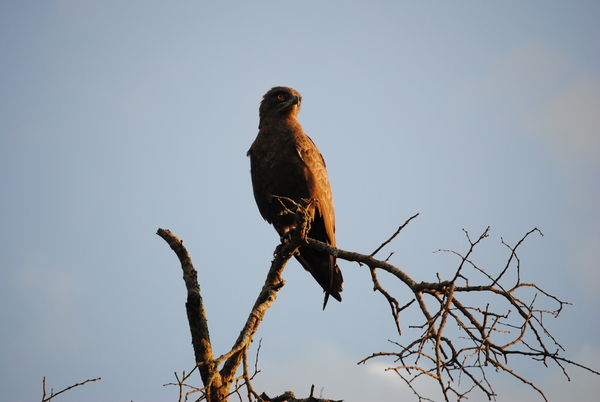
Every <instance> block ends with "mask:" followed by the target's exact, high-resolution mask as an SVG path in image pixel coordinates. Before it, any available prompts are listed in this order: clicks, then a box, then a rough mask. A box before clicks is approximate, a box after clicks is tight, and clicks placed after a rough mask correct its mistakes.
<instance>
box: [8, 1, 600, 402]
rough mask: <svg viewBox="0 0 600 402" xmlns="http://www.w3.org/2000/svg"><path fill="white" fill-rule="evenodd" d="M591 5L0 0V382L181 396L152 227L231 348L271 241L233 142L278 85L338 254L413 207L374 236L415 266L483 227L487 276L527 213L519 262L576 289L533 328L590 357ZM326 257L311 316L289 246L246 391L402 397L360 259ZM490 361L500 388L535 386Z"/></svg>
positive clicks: (129, 395) (172, 273)
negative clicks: (303, 137)
mask: <svg viewBox="0 0 600 402" xmlns="http://www.w3.org/2000/svg"><path fill="white" fill-rule="evenodd" d="M598 21H600V3H599V2H594V1H580V2H559V1H528V2H518V1H505V2H501V3H500V2H498V3H492V2H477V1H464V2H459V3H449V2H438V1H435V2H403V1H398V2H393V1H370V2H359V1H328V2H317V1H307V2H302V3H298V2H295V3H292V2H281V1H257V2H252V3H251V2H240V1H237V2H235V1H232V2H218V3H217V2H214V3H211V2H207V1H181V2H168V3H167V2H141V1H130V2H116V1H94V0H90V1H67V0H63V1H46V2H34V1H2V2H0V121H1V122H2V124H1V125H0V224H1V226H2V228H3V230H2V234H1V235H0V236H1V237H0V320H1V324H0V401H11V402H12V401H14V402H20V401H31V400H39V399H41V384H42V378H43V377H44V376H46V377H47V383H48V388H50V387H51V388H53V389H54V390H55V391H58V390H60V389H63V388H65V387H67V386H69V385H71V384H73V383H76V382H80V381H83V380H85V379H88V378H95V377H102V380H101V381H99V382H96V383H92V384H87V385H85V386H82V387H78V388H76V389H73V390H71V391H69V392H67V393H65V394H63V395H61V396H60V397H59V398H60V401H63V402H69V401H76V400H77V401H80V400H85V401H92V402H96V401H97V402H104V401H135V402H152V401H175V400H177V396H178V390H177V388H175V387H170V386H166V387H165V386H163V384H166V383H169V382H172V381H174V380H175V378H174V376H173V372H175V371H177V372H181V371H182V370H186V371H189V370H190V369H191V368H192V367H193V351H192V347H191V345H190V336H189V330H188V327H187V321H186V317H185V308H184V303H185V288H184V286H183V282H182V280H181V271H180V268H179V265H178V262H177V260H176V258H175V255H174V254H173V252H172V251H171V250H170V249H169V248H168V246H167V245H166V243H164V242H163V241H162V240H161V239H160V238H159V237H158V236H156V234H155V232H156V230H157V229H158V228H159V227H163V228H167V229H170V230H172V231H173V233H174V234H176V235H177V236H179V237H180V238H182V239H183V241H184V243H185V245H186V246H187V247H188V250H189V251H190V253H191V255H192V258H193V259H194V262H195V265H196V267H197V268H198V270H199V279H200V285H201V288H202V292H203V296H204V301H205V304H206V307H207V310H208V315H209V325H210V329H211V331H212V332H211V337H212V341H213V343H214V347H215V349H216V353H217V354H222V353H225V352H226V351H227V350H228V349H227V348H228V347H230V346H231V344H232V343H233V342H234V340H235V338H236V337H237V335H238V333H239V330H240V329H241V326H242V324H243V321H244V320H245V318H246V315H247V314H248V312H249V309H250V307H251V305H252V303H253V301H254V299H255V297H256V295H257V294H258V292H259V290H260V287H261V285H262V283H263V281H264V275H265V274H266V272H267V270H268V266H269V262H270V258H271V256H272V252H273V250H274V248H275V246H276V244H277V242H278V236H277V235H276V233H275V231H274V230H273V228H272V227H270V226H269V225H268V224H267V223H266V222H264V221H263V220H262V218H261V217H260V214H259V213H258V210H257V208H256V205H255V203H254V199H253V197H252V189H251V184H250V175H249V161H248V158H247V157H246V151H247V150H248V148H249V146H250V144H251V143H252V141H253V140H254V137H255V136H256V133H257V125H258V106H259V102H260V100H261V97H262V95H263V94H264V93H265V92H266V91H267V90H268V89H269V88H271V87H273V86H277V85H285V86H290V87H293V88H295V89H296V90H298V91H299V92H300V93H301V94H302V96H303V104H302V110H301V111H300V115H299V120H300V122H301V123H302V125H303V127H304V130H305V131H306V132H307V134H308V135H310V136H311V138H312V139H313V140H314V142H315V143H316V144H317V146H318V147H319V149H320V150H321V152H322V153H323V155H324V157H325V160H326V162H327V167H328V171H329V176H330V181H331V183H332V189H333V194H334V199H335V205H336V220H337V239H338V246H339V247H340V248H343V249H345V250H351V251H358V252H363V253H367V254H368V253H370V252H372V251H373V250H374V249H375V248H376V247H377V246H378V245H379V244H381V242H382V241H384V240H385V239H387V238H388V237H389V236H390V235H391V233H393V232H394V230H395V229H396V228H397V227H398V226H399V225H400V224H401V223H403V222H404V221H405V220H406V219H407V218H408V217H410V216H412V215H414V214H415V213H417V212H419V213H420V216H419V217H418V218H417V219H415V220H414V221H413V222H411V223H410V225H409V226H408V227H407V228H406V229H405V230H404V231H403V233H402V234H401V235H400V236H399V237H398V238H397V239H396V240H395V241H394V242H393V243H392V244H391V245H389V246H387V247H386V249H385V252H384V253H383V254H382V255H381V256H382V257H383V256H387V254H389V253H390V252H392V251H393V252H395V254H394V255H393V256H392V257H391V259H390V262H391V263H392V264H394V265H396V266H398V267H399V268H400V269H403V270H405V271H406V272H407V273H408V274H409V275H411V276H412V277H413V278H414V279H415V280H417V281H435V280H436V273H438V272H439V273H440V275H442V276H444V275H449V273H451V272H452V269H453V268H455V267H456V263H457V260H456V259H455V258H454V257H453V256H452V255H450V254H446V253H433V252H434V251H436V250H438V249H454V250H457V251H463V252H464V251H466V248H467V247H468V243H467V241H466V240H465V236H464V233H463V231H462V229H465V230H467V231H468V232H469V234H470V235H471V236H478V235H479V234H480V233H482V232H483V231H484V230H485V228H486V227H488V226H490V227H491V235H490V237H489V238H488V239H486V241H485V242H484V244H483V245H482V246H481V248H480V249H479V250H480V251H479V252H478V253H477V252H476V254H475V257H474V258H476V260H477V261H478V262H480V263H481V264H483V265H485V266H486V267H488V269H490V270H492V271H493V270H495V269H498V268H499V267H502V266H503V264H504V263H505V261H506V258H507V257H508V254H507V249H506V248H505V247H504V246H502V244H501V241H502V239H503V240H504V241H505V242H507V243H508V244H511V245H514V244H515V243H516V242H517V241H518V240H519V239H520V238H521V237H522V236H523V235H524V234H525V233H526V232H527V231H529V230H531V229H533V228H534V227H537V228H539V229H540V230H541V231H542V232H543V234H544V236H543V237H541V236H537V235H536V236H531V237H530V238H528V240H527V241H526V242H525V243H524V244H523V245H522V246H521V253H520V254H519V255H520V257H521V264H522V265H521V277H522V279H523V280H524V281H525V282H536V283H537V284H538V285H539V286H540V287H541V288H542V289H544V290H547V291H548V292H550V293H552V294H553V295H555V296H557V297H559V298H560V299H562V300H565V301H568V302H570V303H572V305H569V306H566V307H565V308H564V310H563V312H562V313H561V315H560V317H559V318H557V319H551V320H549V321H548V322H547V325H548V327H549V328H550V330H551V331H552V333H553V335H554V336H555V337H556V339H557V341H558V342H559V343H560V344H561V345H562V346H564V347H565V349H566V352H565V353H564V357H566V358H568V359H571V360H574V361H577V362H579V363H581V364H584V365H588V366H590V367H591V368H593V369H595V370H599V369H600V365H599V363H598V362H599V361H600V314H599V311H600V302H599V299H598V297H597V290H598V288H599V287H600V263H599V261H600V208H599V206H600V50H599V49H600V48H599V47H598V44H599V43H600V23H599V22H598ZM340 267H341V269H342V271H343V273H344V278H345V287H344V292H343V293H342V296H343V299H344V300H343V302H342V303H337V302H335V301H334V300H331V301H330V302H329V305H328V307H327V309H326V310H325V311H321V303H322V292H321V289H320V287H319V286H318V285H317V284H316V283H315V282H314V280H313V279H312V277H311V276H310V275H309V274H308V273H307V272H305V271H304V270H303V269H302V268H301V266H300V265H299V264H298V263H296V262H292V263H290V264H289V265H288V267H287V268H286V270H285V273H284V279H285V280H286V285H285V286H284V288H283V289H282V290H281V291H280V292H279V294H278V298H277V300H276V302H275V304H274V306H273V308H272V309H271V310H269V311H268V312H267V315H266V317H265V321H264V323H263V325H262V326H261V328H260V330H259V332H258V334H257V336H256V340H258V339H262V347H261V352H260V360H259V368H260V370H261V373H260V374H259V375H258V376H257V378H256V380H255V382H254V387H255V388H256V389H257V390H258V391H260V392H262V391H264V392H267V394H269V395H271V396H274V395H278V394H280V393H282V392H283V391H286V390H291V391H294V392H295V393H296V395H297V396H299V397H305V396H307V395H308V393H309V391H310V386H311V384H314V385H315V389H316V390H317V394H320V395H322V396H323V397H325V398H333V399H343V400H345V401H347V402H354V401H365V400H376V401H382V402H388V401H400V400H402V401H412V400H416V399H415V398H414V396H413V395H412V392H411V391H410V390H408V389H407V387H406V386H405V385H404V383H403V382H402V381H401V380H400V379H399V378H397V377H396V376H395V375H394V374H392V373H390V372H385V371H384V369H385V368H386V367H389V366H390V365H393V364H394V363H393V361H391V360H385V359H380V360H373V361H372V362H370V363H367V364H366V365H357V364H356V363H357V362H358V361H360V360H361V359H363V358H365V357H366V356H368V355H370V354H371V353H373V352H378V351H391V350H393V345H391V344H390V343H389V342H388V339H389V340H393V341H397V342H401V343H406V342H407V338H406V337H407V336H409V335H408V333H410V331H408V330H407V334H405V335H403V336H402V337H399V336H398V335H397V334H396V333H395V332H394V325H393V322H392V320H391V318H390V316H389V307H388V306H387V303H386V302H385V300H384V299H383V298H382V297H381V296H380V295H378V294H375V293H373V292H372V290H371V287H372V286H371V285H370V282H369V275H368V272H367V270H366V269H365V268H364V267H358V266H357V265H356V264H350V263H347V262H344V261H342V262H340ZM382 280H383V281H384V283H385V285H387V286H389V288H390V290H392V291H393V292H394V294H395V295H396V296H397V297H398V298H399V299H400V302H401V303H406V302H408V301H409V300H410V296H409V294H408V292H407V289H404V288H402V286H400V285H397V284H395V283H394V282H393V281H391V280H389V278H387V277H385V276H384V277H383V279H382ZM232 295H233V297H232ZM548 307H552V306H551V305H548ZM225 317H226V318H225ZM420 323H421V322H420V321H419V317H418V315H416V314H414V313H413V312H410V311H408V312H407V313H406V314H405V315H403V318H402V324H403V326H404V327H405V328H407V327H408V326H409V325H419V324H420ZM513 364H514V367H515V369H517V371H519V372H520V373H522V374H523V375H524V376H525V377H526V378H528V379H531V380H532V381H534V382H535V383H536V385H538V386H539V387H540V388H542V389H543V390H544V391H545V392H546V395H547V396H548V398H549V400H550V401H565V400H591V399H590V398H594V397H597V395H598V394H600V379H599V378H598V376H595V375H593V374H590V373H588V372H585V371H583V370H580V369H577V368H575V367H567V368H568V373H569V375H570V376H571V381H570V382H569V381H567V379H566V378H565V377H564V376H563V375H562V372H561V370H560V368H558V367H556V365H554V364H550V365H549V367H548V368H545V367H544V366H543V365H542V364H531V363H528V362H526V361H524V360H523V361H521V360H518V359H515V360H514V363H513ZM491 377H493V379H494V381H495V382H494V385H495V390H496V391H497V393H498V396H497V399H496V400H497V401H500V402H504V401H511V402H515V401H516V402H521V401H531V400H541V398H539V397H538V395H537V394H536V393H535V392H534V391H533V390H532V389H530V388H528V387H527V386H525V385H523V384H521V383H520V382H518V381H517V380H514V379H511V378H509V377H507V376H496V375H492V376H491ZM195 385H200V381H199V379H197V381H196V382H195ZM425 386H426V387H427V384H425ZM435 386H436V384H435V383H434V382H431V383H430V384H429V387H431V388H433V387H435ZM428 395H429V396H430V397H436V398H437V399H436V400H440V399H441V398H440V396H439V395H438V394H428ZM57 400H58V398H57ZM484 400H487V399H486V398H485V396H484V395H483V394H477V393H474V394H471V395H470V397H469V401H471V402H473V401H475V402H479V401H484Z"/></svg>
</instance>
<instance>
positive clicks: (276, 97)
mask: <svg viewBox="0 0 600 402" xmlns="http://www.w3.org/2000/svg"><path fill="white" fill-rule="evenodd" d="M301 102H302V96H301V95H300V94H299V93H298V92H297V91H296V90H295V89H292V88H288V87H274V88H271V89H270V90H269V92H267V93H266V94H265V96H263V100H262V102H261V103H260V109H259V112H260V117H261V119H262V118H263V117H275V116H278V117H294V118H295V117H296V116H297V115H298V111H299V110H300V103H301Z"/></svg>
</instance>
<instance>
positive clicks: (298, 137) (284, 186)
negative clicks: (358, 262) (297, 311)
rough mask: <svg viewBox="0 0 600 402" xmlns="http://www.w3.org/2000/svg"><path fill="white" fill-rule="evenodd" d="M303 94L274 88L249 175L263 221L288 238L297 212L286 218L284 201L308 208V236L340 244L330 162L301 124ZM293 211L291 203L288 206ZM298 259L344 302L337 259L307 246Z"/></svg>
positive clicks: (262, 112)
mask: <svg viewBox="0 0 600 402" xmlns="http://www.w3.org/2000/svg"><path fill="white" fill-rule="evenodd" d="M301 103H302V96H301V95H300V93H298V92H297V91H296V90H294V89H292V88H289V87H282V86H278V87H273V88H271V89H270V90H269V91H268V92H267V93H266V94H265V95H264V96H263V99H262V101H261V103H260V107H259V125H258V135H257V136H256V139H255V140H254V142H253V143H252V145H251V146H250V149H249V150H248V153H247V156H249V157H250V175H251V178H252V189H253V192H254V199H255V200H256V205H257V206H258V210H259V211H260V214H261V215H262V217H263V218H264V219H265V220H266V221H267V222H268V223H270V224H272V225H273V226H274V228H275V230H276V231H277V233H278V234H279V236H280V237H281V238H282V239H283V240H284V239H285V238H286V236H289V234H290V231H292V230H294V229H295V218H294V215H293V214H285V213H283V214H282V212H283V211H284V210H285V208H286V206H285V205H284V204H285V201H284V200H283V199H282V198H280V197H285V198H288V199H291V200H293V201H294V202H295V203H298V204H301V203H302V201H303V200H313V201H312V202H309V203H308V205H307V207H306V208H307V211H308V213H309V214H310V218H311V222H310V229H309V231H308V237H310V238H312V239H315V240H319V241H322V242H324V243H327V244H329V245H331V246H333V247H335V246H336V240H335V214H334V208H333V197H332V194H331V186H330V184H329V178H328V176H327V170H326V166H325V160H324V159H323V156H322V155H321V153H320V152H319V149H318V148H317V146H316V145H315V143H314V142H313V141H312V140H311V139H310V137H309V136H307V135H306V134H305V133H304V130H303V129H302V126H301V125H300V123H299V122H298V120H297V116H298V112H299V111H300V104H301ZM287 207H288V208H289V207H290V205H287ZM295 257H296V259H297V260H298V261H299V262H300V264H301V265H302V266H303V267H304V269H305V270H307V271H308V272H310V274H311V275H312V276H313V278H314V279H315V280H316V281H317V282H318V283H319V285H321V287H322V288H323V292H324V293H325V297H324V300H323V309H325V307H326V306H327V301H328V299H329V296H333V298H334V299H336V300H338V301H342V297H341V295H340V292H341V291H342V288H343V283H344V279H343V277H342V272H341V270H340V268H339V267H338V265H337V262H336V258H335V257H333V256H331V255H329V254H327V253H324V252H322V251H317V250H315V249H313V248H310V247H307V246H302V247H300V248H299V249H298V252H297V253H296V255H295Z"/></svg>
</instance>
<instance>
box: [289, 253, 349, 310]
mask: <svg viewBox="0 0 600 402" xmlns="http://www.w3.org/2000/svg"><path fill="white" fill-rule="evenodd" d="M296 259H297V260H298V261H299V262H300V264H302V266H303V267H304V269H305V270H307V271H308V272H310V273H311V275H312V276H313V278H315V280H316V281H317V282H318V283H319V285H321V287H322V288H323V291H324V292H325V299H324V300H323V309H325V306H327V301H328V300H329V296H330V295H331V296H333V298H334V299H336V300H337V301H340V302H341V301H342V296H341V295H340V293H341V292H342V289H343V285H344V278H343V277H342V271H341V270H340V268H339V267H338V265H337V263H336V261H335V260H336V259H335V257H333V256H331V255H329V254H327V253H323V252H320V251H317V250H315V249H312V248H308V247H301V248H300V249H299V250H298V253H297V254H296Z"/></svg>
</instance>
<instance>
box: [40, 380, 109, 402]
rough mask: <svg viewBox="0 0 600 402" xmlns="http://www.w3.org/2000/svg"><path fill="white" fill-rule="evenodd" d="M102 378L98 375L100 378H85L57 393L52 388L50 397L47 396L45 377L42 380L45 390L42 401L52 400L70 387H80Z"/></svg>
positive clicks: (48, 401)
mask: <svg viewBox="0 0 600 402" xmlns="http://www.w3.org/2000/svg"><path fill="white" fill-rule="evenodd" d="M101 379H102V378H100V377H98V378H91V379H89V380H85V381H83V382H79V383H77V384H73V385H71V386H69V387H67V388H65V389H63V390H62V391H58V392H57V393H54V391H52V390H50V396H49V397H48V398H46V377H44V379H43V380H42V390H43V395H42V402H50V401H51V400H52V398H54V397H55V396H58V395H60V394H62V393H63V392H66V391H68V390H70V389H73V388H75V387H78V386H80V385H84V384H87V383H88V382H94V381H100V380H101Z"/></svg>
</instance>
